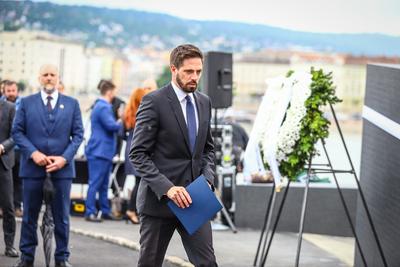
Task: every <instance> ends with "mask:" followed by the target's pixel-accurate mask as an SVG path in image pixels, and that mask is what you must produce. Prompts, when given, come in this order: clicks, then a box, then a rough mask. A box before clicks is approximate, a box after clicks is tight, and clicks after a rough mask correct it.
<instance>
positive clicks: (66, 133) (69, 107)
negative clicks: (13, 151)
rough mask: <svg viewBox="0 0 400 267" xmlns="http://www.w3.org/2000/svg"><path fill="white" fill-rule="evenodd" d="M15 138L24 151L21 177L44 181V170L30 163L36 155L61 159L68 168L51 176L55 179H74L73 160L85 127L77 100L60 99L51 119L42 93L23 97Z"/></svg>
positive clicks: (14, 126) (21, 162) (18, 112)
mask: <svg viewBox="0 0 400 267" xmlns="http://www.w3.org/2000/svg"><path fill="white" fill-rule="evenodd" d="M12 135H13V138H14V141H15V143H16V144H17V145H18V146H19V147H20V149H21V161H20V174H19V175H20V177H33V178H36V177H37V178H40V177H45V176H46V174H45V168H44V167H40V166H38V165H36V164H35V162H34V161H33V160H32V159H31V155H32V153H33V152H34V151H36V150H39V151H40V152H42V153H44V154H45V155H48V156H50V155H53V156H62V157H64V158H65V159H66V160H67V164H66V165H65V166H64V168H62V169H61V170H58V171H55V172H53V173H52V177H54V178H73V177H75V167H74V162H73V158H74V155H75V153H76V151H77V149H78V147H79V145H80V144H81V142H82V140H83V125H82V117H81V111H80V108H79V103H78V101H77V100H76V99H74V98H72V97H69V96H65V95H62V94H59V95H58V100H57V103H56V106H55V108H54V110H53V114H52V116H51V117H50V116H49V114H48V111H47V109H46V106H45V105H44V103H43V101H42V98H41V96H40V92H39V93H37V94H34V95H30V96H27V97H24V98H23V99H22V100H21V104H20V107H19V109H18V111H17V115H16V116H15V120H14V124H13V129H12Z"/></svg>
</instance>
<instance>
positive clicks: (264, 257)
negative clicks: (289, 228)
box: [259, 180, 290, 267]
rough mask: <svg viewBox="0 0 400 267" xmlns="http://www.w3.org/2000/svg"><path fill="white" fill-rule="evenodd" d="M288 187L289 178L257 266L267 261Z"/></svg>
mask: <svg viewBox="0 0 400 267" xmlns="http://www.w3.org/2000/svg"><path fill="white" fill-rule="evenodd" d="M289 187H290V180H289V182H288V184H287V186H286V190H285V193H284V195H283V198H282V201H281V204H280V205H279V209H278V214H277V215H276V220H275V223H274V227H273V228H272V232H271V237H270V238H269V240H268V246H267V250H266V251H265V253H264V254H263V255H262V261H261V264H260V265H259V266H261V267H264V266H265V262H266V261H267V256H268V253H269V249H270V248H271V244H272V239H273V238H274V235H275V231H276V228H277V227H278V222H279V219H280V217H281V214H282V210H283V205H284V204H285V201H286V197H287V194H288V192H289ZM271 213H272V212H271ZM266 241H267V240H266Z"/></svg>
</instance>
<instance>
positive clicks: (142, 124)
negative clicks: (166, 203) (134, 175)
mask: <svg viewBox="0 0 400 267" xmlns="http://www.w3.org/2000/svg"><path fill="white" fill-rule="evenodd" d="M158 124H159V122H158V114H157V107H156V104H155V103H154V101H153V100H152V99H151V97H150V96H149V95H146V96H144V97H143V99H142V103H141V104H140V107H139V110H138V113H137V114H136V126H135V132H134V136H135V138H134V139H133V142H132V145H131V150H130V153H129V159H130V160H131V162H132V164H133V166H134V167H135V168H136V170H137V172H138V173H139V175H140V177H141V178H142V179H143V180H144V181H146V182H147V184H149V186H150V188H151V190H153V192H154V193H155V194H156V195H157V197H158V199H161V198H162V197H163V195H165V194H166V193H167V192H168V190H169V189H170V188H171V187H172V186H174V184H173V183H172V182H171V181H170V180H169V179H168V178H167V177H166V176H165V175H163V174H162V173H160V171H159V170H158V168H157V167H156V165H155V164H154V162H153V161H152V159H151V155H152V153H153V151H154V146H155V144H156V140H157V133H158Z"/></svg>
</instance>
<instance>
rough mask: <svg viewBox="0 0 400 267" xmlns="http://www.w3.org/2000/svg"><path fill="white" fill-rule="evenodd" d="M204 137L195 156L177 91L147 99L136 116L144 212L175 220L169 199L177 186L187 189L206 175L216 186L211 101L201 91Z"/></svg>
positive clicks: (134, 153) (135, 153) (135, 151)
mask: <svg viewBox="0 0 400 267" xmlns="http://www.w3.org/2000/svg"><path fill="white" fill-rule="evenodd" d="M194 98H195V101H196V107H197V112H198V119H199V121H198V125H199V127H198V133H197V138H196V145H195V151H194V153H193V154H192V153H191V151H190V148H189V137H188V130H187V126H186V122H185V118H184V116H183V112H182V109H181V105H180V103H179V100H178V97H177V96H176V94H175V92H174V90H173V88H172V86H171V85H170V84H169V85H167V86H165V87H163V88H161V89H158V90H156V91H154V92H152V93H150V94H148V95H146V96H144V98H143V99H142V102H141V105H140V107H139V110H138V112H137V115H136V126H135V132H134V139H133V142H132V147H131V151H130V155H129V157H130V159H131V161H132V163H133V165H134V167H135V168H136V170H137V172H138V173H139V175H140V176H141V178H142V179H141V182H140V185H139V190H138V196H137V208H138V212H139V213H144V214H148V215H151V216H158V217H173V216H174V215H173V214H172V212H171V211H170V210H169V208H168V206H167V205H166V203H167V201H168V198H167V197H166V196H165V194H166V193H167V191H168V190H169V189H170V188H171V187H172V186H187V185H188V184H190V183H191V182H192V181H193V180H194V179H196V178H197V177H198V176H200V175H201V174H204V176H205V177H206V178H207V180H208V182H209V183H210V184H211V185H213V183H214V171H213V169H214V144H213V140H212V137H211V129H210V120H211V102H210V99H209V98H208V96H206V95H204V94H202V93H199V92H195V93H194Z"/></svg>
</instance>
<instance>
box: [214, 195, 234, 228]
mask: <svg viewBox="0 0 400 267" xmlns="http://www.w3.org/2000/svg"><path fill="white" fill-rule="evenodd" d="M216 191H217V190H216ZM216 197H217V199H218V201H219V203H221V205H222V210H221V211H222V215H223V216H224V217H225V219H226V221H227V222H228V224H229V227H230V228H231V230H232V232H233V233H234V234H236V233H237V229H236V226H235V225H234V224H233V222H232V219H231V217H230V216H229V214H228V212H227V211H226V208H225V205H224V203H223V202H222V200H221V199H220V198H219V197H218V195H216Z"/></svg>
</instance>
